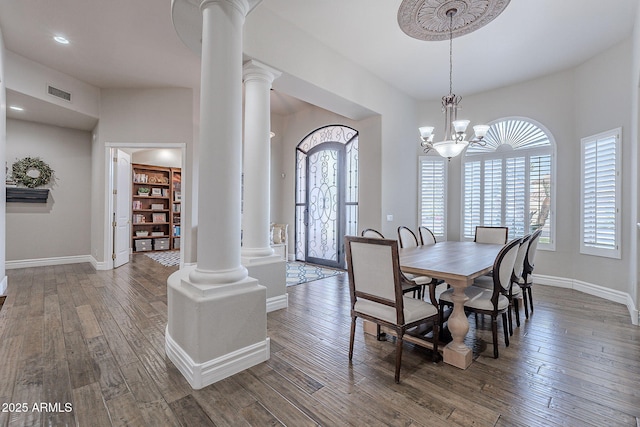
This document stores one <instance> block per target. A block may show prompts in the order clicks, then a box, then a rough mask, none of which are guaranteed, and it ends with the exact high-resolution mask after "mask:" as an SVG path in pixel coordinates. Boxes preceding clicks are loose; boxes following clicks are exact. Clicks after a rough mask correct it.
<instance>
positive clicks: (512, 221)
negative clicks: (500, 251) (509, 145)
mask: <svg viewBox="0 0 640 427" xmlns="http://www.w3.org/2000/svg"><path fill="white" fill-rule="evenodd" d="M505 163H506V165H505V167H506V171H505V197H504V199H505V203H504V224H505V225H506V226H507V227H509V239H513V238H515V237H516V236H518V237H521V236H524V235H525V234H526V233H525V230H526V226H525V215H524V212H525V206H526V204H525V201H526V197H525V196H526V185H525V179H526V176H525V174H526V170H525V158H524V157H513V158H510V159H506V160H505Z"/></svg>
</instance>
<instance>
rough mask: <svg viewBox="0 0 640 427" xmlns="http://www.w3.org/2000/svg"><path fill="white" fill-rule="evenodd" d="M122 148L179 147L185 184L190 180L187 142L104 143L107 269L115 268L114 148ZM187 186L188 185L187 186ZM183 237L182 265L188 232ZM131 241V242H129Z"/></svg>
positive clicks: (105, 256)
mask: <svg viewBox="0 0 640 427" xmlns="http://www.w3.org/2000/svg"><path fill="white" fill-rule="evenodd" d="M116 148H118V149H121V150H126V149H127V148H129V149H144V150H161V149H169V148H178V149H180V150H181V159H180V161H181V165H180V166H181V170H182V183H183V185H185V181H188V174H187V173H185V171H186V169H187V162H186V159H187V144H185V143H160V142H151V143H149V142H107V143H105V145H104V162H105V163H104V166H105V169H104V170H105V190H106V191H105V199H104V206H105V211H104V213H105V215H104V218H105V222H104V228H103V236H104V248H103V251H104V260H105V269H106V270H113V268H114V267H113V265H114V263H113V258H112V256H111V255H112V253H113V248H114V241H113V227H112V218H113V212H114V202H113V191H114V187H113V183H114V167H113V149H116ZM185 187H186V186H185ZM182 201H183V203H184V201H185V198H184V191H183V197H182ZM185 207H186V206H183V209H182V214H183V217H184V218H186V217H187V215H186V213H188V214H189V215H190V214H191V212H190V211H189V210H188V209H187V210H185V209H184V208H185ZM129 208H130V209H131V206H129ZM181 234H182V236H181V239H180V266H183V265H184V248H185V246H186V244H187V243H188V240H189V238H188V234H187V233H181ZM129 243H131V242H129Z"/></svg>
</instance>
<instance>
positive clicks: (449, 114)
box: [418, 8, 489, 160]
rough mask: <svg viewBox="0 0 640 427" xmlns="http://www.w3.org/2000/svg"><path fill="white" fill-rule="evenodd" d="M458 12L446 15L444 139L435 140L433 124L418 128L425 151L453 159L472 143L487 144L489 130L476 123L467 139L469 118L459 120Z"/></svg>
mask: <svg viewBox="0 0 640 427" xmlns="http://www.w3.org/2000/svg"><path fill="white" fill-rule="evenodd" d="M456 13H458V10H457V9H456V8H451V9H449V10H447V12H446V15H447V16H448V17H449V95H446V96H443V97H442V111H443V112H444V139H443V140H441V141H438V142H433V139H434V134H433V129H434V127H433V126H423V127H420V128H418V130H419V131H420V139H422V143H421V144H420V145H421V146H422V148H423V150H424V152H425V153H428V152H429V151H431V150H436V151H437V152H438V154H440V155H441V156H442V157H447V158H448V159H449V160H451V158H452V157H456V156H457V155H459V154H460V153H462V152H463V151H464V149H465V148H467V146H469V145H470V144H477V145H482V146H484V145H485V142H484V141H483V138H484V136H485V135H486V134H487V131H488V130H489V126H487V125H476V126H474V127H473V131H474V133H475V135H474V137H473V138H472V139H470V140H467V139H466V137H467V134H466V133H465V132H466V131H467V126H469V120H458V109H459V108H460V107H459V104H460V101H462V97H461V96H457V95H455V94H454V93H453V90H452V88H453V78H452V77H453V17H454V16H455V14H456Z"/></svg>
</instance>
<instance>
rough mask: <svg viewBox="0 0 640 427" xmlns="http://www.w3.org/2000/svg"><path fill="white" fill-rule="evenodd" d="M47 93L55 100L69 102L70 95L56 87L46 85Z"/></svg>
mask: <svg viewBox="0 0 640 427" xmlns="http://www.w3.org/2000/svg"><path fill="white" fill-rule="evenodd" d="M47 93H48V94H49V95H52V96H55V97H56V98H60V99H64V100H65V101H69V102H71V94H70V93H69V92H65V91H64V90H62V89H58V88H57V87H53V86H51V85H47Z"/></svg>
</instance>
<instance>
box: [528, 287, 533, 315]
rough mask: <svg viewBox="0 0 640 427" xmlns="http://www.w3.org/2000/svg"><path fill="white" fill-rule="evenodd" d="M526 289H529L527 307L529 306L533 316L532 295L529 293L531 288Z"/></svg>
mask: <svg viewBox="0 0 640 427" xmlns="http://www.w3.org/2000/svg"><path fill="white" fill-rule="evenodd" d="M528 289H529V305H530V306H531V314H533V294H532V293H531V286H529V287H528Z"/></svg>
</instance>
